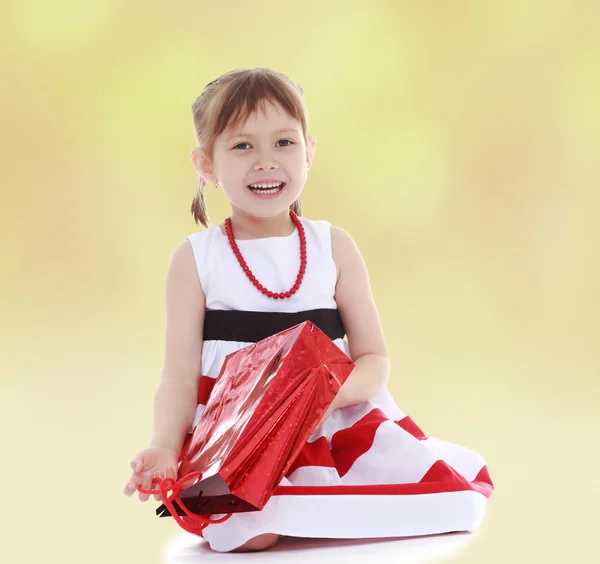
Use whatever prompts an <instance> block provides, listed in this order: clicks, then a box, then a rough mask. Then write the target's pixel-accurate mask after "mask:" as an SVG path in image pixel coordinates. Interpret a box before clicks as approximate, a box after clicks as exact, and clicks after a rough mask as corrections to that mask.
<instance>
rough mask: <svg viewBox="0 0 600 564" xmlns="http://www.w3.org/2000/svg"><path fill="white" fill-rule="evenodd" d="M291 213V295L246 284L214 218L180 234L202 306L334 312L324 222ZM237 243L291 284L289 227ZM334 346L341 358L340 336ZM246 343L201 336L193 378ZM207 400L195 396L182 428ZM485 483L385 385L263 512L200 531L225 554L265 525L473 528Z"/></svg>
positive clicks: (344, 416) (421, 530) (318, 434)
mask: <svg viewBox="0 0 600 564" xmlns="http://www.w3.org/2000/svg"><path fill="white" fill-rule="evenodd" d="M300 220H301V221H302V224H303V225H304V228H305V233H306V243H307V268H306V274H305V276H304V280H303V282H302V285H301V287H300V289H299V291H298V292H296V293H295V294H294V295H293V296H292V297H291V298H289V299H284V300H274V299H272V298H268V297H266V296H264V295H263V294H261V293H260V292H259V291H258V290H257V289H256V288H255V287H254V286H253V285H252V283H251V282H250V280H249V279H248V278H247V277H246V274H245V273H244V272H243V270H242V268H241V267H240V265H239V263H238V261H237V259H236V257H235V255H234V254H233V252H232V250H231V247H230V246H229V242H228V240H227V237H226V236H225V235H223V233H222V232H221V229H220V227H219V226H212V227H210V228H208V229H206V230H204V231H200V232H195V233H193V234H191V235H188V237H186V238H187V239H188V240H189V241H190V243H191V245H192V248H193V251H194V257H195V261H196V267H197V271H198V275H199V279H200V283H201V285H202V289H203V291H204V294H205V296H206V309H207V310H238V311H246V312H248V311H251V312H303V311H307V310H315V309H333V310H335V309H336V308H337V304H336V301H335V298H334V295H335V283H336V266H335V263H334V261H333V258H332V253H331V225H330V223H329V222H327V221H315V220H308V219H306V218H300ZM237 244H238V246H239V248H240V250H241V252H242V255H243V256H244V258H245V260H246V262H247V264H248V266H249V267H250V269H251V270H252V272H253V273H254V275H255V276H256V278H257V279H258V280H259V281H260V282H261V284H263V285H264V286H266V287H267V288H269V289H270V290H273V291H279V292H286V291H287V290H289V289H290V288H291V287H292V286H293V284H294V282H295V278H296V276H297V273H298V270H299V267H300V253H299V236H298V232H297V230H295V231H294V232H293V233H292V235H290V236H287V237H268V238H263V239H255V240H237ZM334 342H335V343H336V344H337V345H338V346H339V347H340V348H341V349H342V350H343V351H344V352H345V353H346V354H348V356H349V348H348V343H347V341H346V340H345V339H344V338H335V339H334ZM249 344H251V342H248V341H232V340H224V339H206V338H205V340H204V343H203V348H202V374H203V375H204V376H205V377H208V378H216V377H217V376H218V374H219V371H220V370H221V365H222V363H223V361H224V359H225V357H226V355H228V354H229V353H232V352H234V351H237V350H239V349H241V348H243V347H245V346H248V345H249ZM391 377H392V378H393V370H392V375H391ZM206 399H207V398H205V399H204V400H202V399H199V405H198V408H197V412H196V417H195V418H194V422H193V424H192V426H191V428H190V433H191V432H192V431H193V429H194V428H195V425H196V423H197V421H198V419H199V418H200V415H201V414H202V411H203V409H204V405H205V403H206ZM492 490H493V484H492V481H491V479H490V477H489V474H488V471H487V467H486V463H485V461H484V459H483V458H482V457H481V456H480V455H479V454H477V453H475V452H473V451H471V450H469V449H467V448H464V447H462V446H458V445H455V444H452V443H450V442H447V441H444V440H440V439H437V438H434V437H427V436H425V435H424V434H423V432H422V431H421V430H420V429H419V427H418V426H417V425H416V424H415V423H414V422H413V421H412V419H411V418H410V417H408V416H406V415H405V414H404V413H403V412H402V411H401V410H400V408H399V407H398V406H397V405H396V404H395V402H394V400H393V398H392V397H391V395H390V393H389V391H388V390H387V388H383V389H381V390H380V391H379V392H378V393H377V394H376V395H375V396H373V397H372V398H371V399H370V400H369V401H366V402H362V403H359V404H356V405H353V406H348V407H344V408H341V409H338V410H335V411H333V412H332V413H331V415H330V416H329V418H328V419H327V420H326V421H325V422H324V424H323V425H322V426H321V427H320V428H318V429H317V430H316V431H315V432H314V433H313V435H311V437H310V438H309V439H308V441H307V443H306V446H305V448H304V449H303V450H302V451H301V453H300V455H299V456H298V458H297V459H296V460H295V461H294V464H293V466H292V467H291V468H290V470H289V471H288V473H287V475H286V477H285V478H284V479H283V480H282V481H281V483H280V485H279V487H278V488H277V490H276V491H275V494H274V495H273V496H272V497H271V498H270V499H269V501H268V502H267V504H266V505H265V507H264V508H263V509H262V510H261V511H254V512H245V513H234V514H233V515H232V516H231V518H230V519H229V520H227V521H225V522H223V523H220V524H215V525H209V526H208V527H207V528H206V529H204V531H203V537H204V538H205V539H206V540H207V541H208V542H209V543H210V546H211V548H212V549H213V550H216V551H230V550H232V549H234V548H237V547H239V546H241V545H242V544H244V543H245V542H246V541H248V540H249V539H250V538H252V537H255V536H257V535H260V534H263V533H276V534H280V535H289V536H295V537H313V538H375V537H403V536H414V535H429V534H437V533H445V532H451V531H473V530H474V529H475V528H476V527H477V526H478V524H479V523H480V521H481V519H482V518H483V514H484V507H485V504H486V501H487V499H488V498H489V496H490V495H491V493H492Z"/></svg>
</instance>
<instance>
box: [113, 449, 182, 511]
mask: <svg viewBox="0 0 600 564" xmlns="http://www.w3.org/2000/svg"><path fill="white" fill-rule="evenodd" d="M178 462H179V455H178V453H176V452H175V451H174V450H171V449H168V448H162V447H150V448H147V449H145V450H142V451H141V452H140V453H138V454H137V455H136V456H135V457H134V458H133V460H132V461H131V468H132V470H133V473H132V474H131V478H129V482H127V484H126V485H125V488H124V489H123V493H124V494H125V495H126V496H127V497H131V496H132V495H133V494H134V493H135V492H136V491H137V487H138V486H139V485H140V484H141V486H142V488H143V489H145V490H150V489H158V488H157V485H156V484H155V485H154V486H152V479H153V478H172V479H173V480H175V479H177V464H178ZM139 498H140V500H141V501H148V499H150V496H149V495H148V494H144V493H142V492H139ZM154 499H156V500H157V501H160V500H161V497H160V495H158V494H155V495H154Z"/></svg>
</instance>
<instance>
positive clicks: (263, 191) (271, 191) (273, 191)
mask: <svg viewBox="0 0 600 564" xmlns="http://www.w3.org/2000/svg"><path fill="white" fill-rule="evenodd" d="M251 190H254V191H255V192H260V193H261V194H277V192H279V190H281V188H274V189H273V190H263V189H262V188H261V189H260V190H258V189H256V188H251Z"/></svg>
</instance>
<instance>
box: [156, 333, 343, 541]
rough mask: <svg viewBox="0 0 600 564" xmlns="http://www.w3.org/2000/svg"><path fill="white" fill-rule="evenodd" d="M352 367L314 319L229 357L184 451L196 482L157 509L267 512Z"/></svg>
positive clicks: (184, 466)
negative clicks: (175, 500)
mask: <svg viewBox="0 0 600 564" xmlns="http://www.w3.org/2000/svg"><path fill="white" fill-rule="evenodd" d="M353 369H354V363H353V362H352V360H351V359H350V358H349V357H348V356H347V355H346V354H344V352H343V351H342V350H340V348H339V347H338V346H337V345H336V344H335V343H334V342H333V341H332V340H331V339H330V338H329V337H328V336H327V335H325V333H323V332H322V331H321V330H320V329H319V328H318V327H317V326H316V325H314V324H313V323H312V322H310V321H305V322H303V323H300V324H299V325H296V326H294V327H291V328H290V329H286V330H285V331H282V332H280V333H277V334H276V335H273V336H271V337H268V338H266V339H263V340H261V341H259V342H257V343H254V344H252V345H249V346H247V347H245V348H243V349H241V350H239V351H236V352H234V353H232V354H229V355H227V357H226V358H225V362H224V363H223V366H222V368H221V371H220V373H219V376H218V377H217V379H216V381H215V384H214V387H213V390H212V392H211V395H210V397H209V399H208V402H207V404H206V408H205V409H204V411H203V413H202V415H201V417H200V419H199V421H198V424H197V426H196V428H195V430H194V433H193V436H192V438H191V440H190V441H189V442H188V443H187V444H186V445H185V446H184V450H183V452H182V456H181V466H180V468H179V472H178V478H179V482H180V483H181V482H182V481H183V479H184V478H185V477H187V476H190V475H192V474H194V473H197V479H198V480H199V481H197V482H196V483H195V484H193V485H191V486H189V483H190V482H186V483H187V484H188V486H189V487H187V489H183V490H182V491H181V492H180V493H179V497H178V499H177V503H178V505H179V506H175V505H174V504H173V503H172V501H171V502H170V503H167V500H166V499H165V495H164V493H163V500H165V504H166V505H162V506H161V507H159V508H158V509H157V514H158V515H160V516H161V517H165V516H169V515H173V516H174V517H176V519H177V521H178V523H179V524H180V525H182V523H181V521H180V519H179V518H177V516H176V515H174V513H175V512H176V513H177V514H179V515H184V514H187V515H189V514H190V512H191V513H192V514H194V515H213V514H220V513H224V514H228V513H234V512H242V511H256V510H260V509H262V508H263V507H264V505H265V504H266V503H267V501H268V500H269V498H270V497H271V495H272V494H273V492H274V490H275V488H276V487H277V486H278V484H279V482H280V481H281V479H282V478H283V477H284V476H285V474H286V472H287V470H288V469H289V468H290V466H291V465H292V463H293V462H294V459H295V458H296V456H297V455H298V453H299V452H300V451H301V450H302V448H303V447H304V445H305V443H306V441H307V439H308V438H309V437H310V435H311V434H312V433H313V431H314V430H315V429H316V427H317V425H318V423H319V421H320V420H321V418H322V417H323V415H324V413H325V411H326V410H327V408H328V407H329V405H330V404H331V403H332V401H333V399H334V397H335V396H336V394H337V392H338V391H339V389H340V387H341V386H342V384H343V383H344V382H345V381H346V379H347V378H348V376H349V375H350V373H351V372H352V370H353ZM181 504H182V505H184V506H185V509H182V508H181ZM186 510H187V511H186ZM182 526H183V525H182ZM184 528H185V527H184ZM188 530H189V529H188Z"/></svg>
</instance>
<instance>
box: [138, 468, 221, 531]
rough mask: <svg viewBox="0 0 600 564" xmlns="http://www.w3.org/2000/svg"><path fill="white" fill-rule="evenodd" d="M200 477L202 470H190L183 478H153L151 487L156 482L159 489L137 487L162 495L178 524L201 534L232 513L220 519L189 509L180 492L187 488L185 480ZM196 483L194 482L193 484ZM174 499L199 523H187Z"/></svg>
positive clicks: (151, 493) (144, 491) (152, 493)
mask: <svg viewBox="0 0 600 564" xmlns="http://www.w3.org/2000/svg"><path fill="white" fill-rule="evenodd" d="M196 477H197V478H198V480H202V472H190V473H189V474H187V475H186V476H184V477H183V478H180V479H179V480H177V481H175V480H173V478H153V479H152V483H151V485H150V487H152V486H153V485H154V484H155V483H157V484H158V487H159V489H158V490H154V489H151V490H145V489H144V488H142V486H141V485H139V486H138V487H137V489H138V491H139V492H141V493H144V494H148V495H160V497H161V498H162V500H163V503H164V504H165V505H166V506H167V509H168V510H169V513H170V514H171V516H172V517H173V518H174V519H175V521H177V524H178V525H179V526H180V527H181V528H182V529H184V530H186V531H187V532H188V533H193V534H196V535H197V534H199V533H201V532H202V531H203V530H204V529H206V527H208V526H209V525H216V524H217V523H223V522H224V521H227V519H229V518H230V517H231V515H232V514H231V513H228V514H227V515H225V517H221V518H220V519H210V518H208V517H203V516H202V515H196V514H195V513H192V512H191V511H188V510H187V508H186V507H185V505H184V504H183V503H182V501H181V499H180V497H179V494H180V493H181V492H182V490H183V489H187V488H188V487H190V486H187V487H186V488H184V487H183V483H184V482H188V481H189V480H190V479H191V478H196ZM192 485H194V484H192ZM169 491H172V492H173V493H172V495H171V496H170V497H169ZM173 501H177V503H178V504H179V506H180V507H181V509H182V510H183V512H184V513H185V514H186V515H187V516H188V517H189V518H190V519H191V520H192V521H195V522H196V523H197V525H189V524H187V523H185V521H184V520H183V518H182V517H181V515H179V513H178V512H177V510H176V509H175V507H174V506H173Z"/></svg>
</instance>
